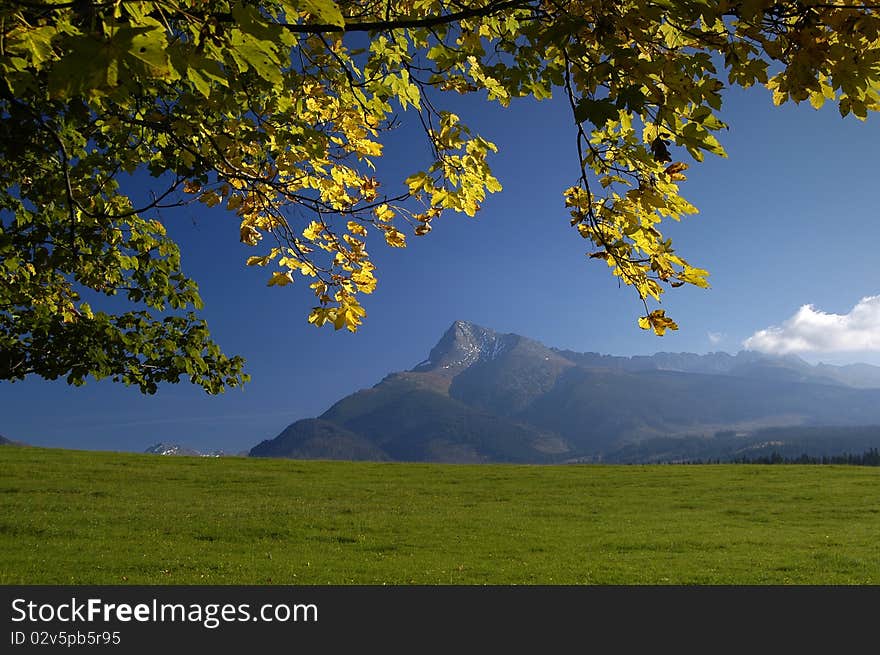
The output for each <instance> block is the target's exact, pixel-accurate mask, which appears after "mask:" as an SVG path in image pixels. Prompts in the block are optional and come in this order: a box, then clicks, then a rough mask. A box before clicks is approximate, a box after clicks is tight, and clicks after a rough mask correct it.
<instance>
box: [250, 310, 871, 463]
mask: <svg viewBox="0 0 880 655" xmlns="http://www.w3.org/2000/svg"><path fill="white" fill-rule="evenodd" d="M878 425H880V367H876V366H871V365H867V364H854V365H848V366H832V365H827V364H818V365H811V364H809V363H807V362H806V361H804V360H802V359H800V358H798V357H795V356H785V357H776V356H769V355H763V354H760V353H756V352H750V351H743V352H740V353H737V354H736V355H731V354H728V353H723V352H719V353H709V354H706V355H697V354H693V353H658V354H656V355H652V356H635V357H619V356H611V355H602V354H599V353H594V352H586V353H577V352H572V351H569V350H560V349H556V348H550V347H547V346H545V345H543V344H541V343H539V342H537V341H535V340H533V339H529V338H527V337H524V336H520V335H517V334H501V333H498V332H495V331H494V330H491V329H488V328H485V327H481V326H479V325H475V324H473V323H469V322H466V321H455V322H454V323H453V324H452V325H451V326H450V328H449V329H448V330H447V331H446V332H445V333H444V334H443V336H442V337H441V339H440V341H439V342H438V343H437V345H435V346H434V347H433V348H432V349H431V351H430V353H429V354H428V357H427V359H425V360H424V361H422V362H420V363H419V364H417V365H416V366H415V367H413V368H412V369H410V370H408V371H402V372H398V373H392V374H390V375H388V376H387V377H385V378H384V379H383V380H381V381H380V382H379V383H378V384H376V385H375V386H374V387H372V388H370V389H364V390H361V391H358V392H356V393H354V394H352V395H350V396H347V397H345V398H343V399H341V400H339V401H338V402H337V403H335V404H334V405H333V406H332V407H330V409H328V410H327V411H326V412H324V413H323V414H322V415H321V416H319V417H317V418H312V419H304V420H300V421H297V422H295V423H293V424H291V425H289V426H287V428H285V429H284V430H283V431H282V432H281V433H280V434H279V435H278V436H277V437H275V438H274V439H271V440H267V441H263V442H262V443H260V444H258V445H257V446H255V447H254V448H252V449H251V451H250V453H249V454H250V455H251V456H254V457H290V458H301V459H345V460H377V461H383V460H388V461H432V462H522V463H551V462H580V461H681V460H683V459H687V458H688V457H689V456H691V455H692V454H693V453H694V452H699V453H700V456H705V457H713V456H721V455H720V454H724V456H728V455H729V456H731V457H732V456H735V455H736V453H741V452H749V451H756V452H757V451H760V450H761V448H765V447H766V446H767V444H768V443H771V445H776V446H780V447H781V446H783V445H784V446H788V447H792V448H797V447H798V446H797V444H798V443H800V442H802V443H803V444H804V448H805V449H806V444H807V442H809V443H812V444H814V445H815V444H816V443H824V444H827V443H831V442H834V443H836V444H837V445H838V446H839V447H844V445H846V444H854V443H859V444H861V443H863V442H865V439H867V442H869V443H870V444H872V445H875V446H876V445H878V444H880V428H876V429H874V428H870V429H868V431H867V432H866V431H865V430H866V428H865V426H878ZM821 426H835V427H836V428H837V431H836V432H834V434H835V435H837V437H839V438H838V439H836V440H835V439H832V440H831V442H829V440H828V439H826V438H824V437H822V434H820V433H816V432H815V430H816V429H818V428H820V427H821ZM779 428H786V429H787V431H785V430H784V431H783V432H784V439H783V440H782V441H780V439H781V437H779V435H778V434H776V437H777V438H773V439H770V438H768V437H767V434H766V431H767V430H771V429H779ZM854 429H858V434H857V436H853V434H850V433H849V432H847V431H848V430H849V431H852V430H854ZM850 437H852V439H850ZM853 439H855V441H853ZM875 439H876V440H875ZM810 440H812V441H810ZM834 443H832V444H831V446H829V447H832V449H833V446H834ZM819 454H823V453H819Z"/></svg>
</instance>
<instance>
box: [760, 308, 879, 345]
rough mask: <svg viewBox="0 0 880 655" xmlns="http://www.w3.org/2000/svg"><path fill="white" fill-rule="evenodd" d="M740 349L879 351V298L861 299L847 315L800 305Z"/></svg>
mask: <svg viewBox="0 0 880 655" xmlns="http://www.w3.org/2000/svg"><path fill="white" fill-rule="evenodd" d="M743 347H744V348H746V349H747V350H757V351H760V352H765V353H773V354H776V355H785V354H788V353H797V352H800V353H806V352H823V353H833V352H855V351H880V296H868V297H866V298H862V299H861V300H860V301H859V302H858V303H856V306H855V307H853V308H852V309H851V310H850V312H849V313H848V314H827V313H825V312H823V311H821V310H818V309H816V308H815V307H813V306H812V305H804V306H803V307H801V308H800V309H799V310H797V312H796V313H795V315H794V316H792V317H791V318H789V319H788V320H787V321H785V322H784V323H783V324H782V325H774V326H771V327H769V328H766V329H764V330H758V331H757V332H755V333H754V334H753V335H752V336H750V337H749V338H748V339H746V340H745V341H743Z"/></svg>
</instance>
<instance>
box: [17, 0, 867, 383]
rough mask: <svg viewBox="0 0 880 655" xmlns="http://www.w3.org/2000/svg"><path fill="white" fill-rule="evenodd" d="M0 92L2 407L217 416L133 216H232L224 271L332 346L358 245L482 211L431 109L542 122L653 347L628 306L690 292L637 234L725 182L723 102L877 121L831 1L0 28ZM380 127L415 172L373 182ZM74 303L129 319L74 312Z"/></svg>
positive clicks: (466, 137) (627, 2)
mask: <svg viewBox="0 0 880 655" xmlns="http://www.w3.org/2000/svg"><path fill="white" fill-rule="evenodd" d="M0 70H2V74H3V79H2V83H0V114H2V126H0V159H2V163H0V176H2V181H0V253H2V263H0V379H20V378H23V377H25V376H26V375H27V374H30V373H35V374H38V375H42V376H44V377H49V378H56V377H59V376H67V379H68V380H69V381H70V382H73V383H82V382H83V381H84V379H85V377H86V376H87V375H88V374H92V375H94V376H95V377H104V376H112V377H114V379H117V380H121V381H124V382H126V383H133V384H138V385H139V386H140V387H141V389H143V390H144V391H148V392H149V391H154V390H155V388H156V384H157V383H158V382H161V381H177V380H178V379H179V378H180V377H181V376H182V375H188V376H189V377H190V379H191V381H192V382H194V383H198V384H201V385H202V386H204V387H205V389H207V390H208V391H210V392H217V391H221V390H223V389H224V388H225V387H227V386H235V385H237V384H239V383H241V382H242V381H243V380H244V379H246V376H245V375H244V374H243V373H242V364H243V362H242V360H241V359H240V358H238V357H232V358H229V357H227V356H225V355H224V354H222V352H221V351H220V348H219V347H218V346H217V345H216V344H215V343H213V342H212V341H211V339H210V336H209V333H208V330H207V326H206V325H205V323H204V321H202V320H200V319H199V318H198V317H197V316H196V315H195V314H194V313H193V312H192V310H193V309H198V308H200V306H201V300H200V298H199V295H198V289H197V286H196V284H195V283H194V281H192V280H190V279H189V278H187V276H185V275H184V274H183V273H182V272H181V270H180V254H179V251H178V248H177V246H176V244H175V243H174V242H173V241H172V240H170V239H169V238H168V237H167V236H166V234H165V229H164V227H163V224H162V222H161V221H160V220H158V219H157V218H155V217H151V216H155V210H156V209H159V208H163V207H171V206H176V205H181V204H184V203H188V202H200V203H203V204H205V205H207V206H209V207H213V206H217V205H220V206H223V207H225V208H226V209H227V210H228V211H230V212H234V214H236V215H237V216H238V218H239V219H240V223H241V231H240V238H241V241H242V242H243V243H245V244H248V245H249V246H253V248H254V250H255V254H254V255H253V256H251V257H249V258H248V259H247V261H246V264H247V265H249V266H262V267H266V268H267V269H268V270H269V272H268V273H267V278H268V284H269V285H273V286H285V285H288V284H291V283H293V282H294V281H296V280H299V279H300V278H304V282H305V283H306V284H309V285H310V287H311V289H312V290H313V291H314V294H315V298H316V301H315V306H314V307H313V308H312V309H311V312H310V314H309V315H308V320H309V321H310V322H311V323H314V324H315V325H318V326H320V325H325V324H331V325H333V326H334V327H335V328H337V329H341V328H347V329H349V330H351V331H354V330H356V329H357V327H358V326H359V325H360V324H361V322H362V319H363V317H364V315H365V311H364V309H363V307H362V306H361V304H360V300H359V298H360V296H361V294H369V293H371V292H372V291H373V290H374V288H375V286H376V275H375V273H376V271H375V267H374V265H373V263H372V262H371V260H370V255H369V253H368V251H367V241H368V239H370V240H371V241H370V243H371V247H372V245H373V240H374V239H376V237H375V236H371V234H373V235H376V236H378V237H379V240H380V242H381V241H384V242H385V243H386V244H387V245H388V246H391V247H395V248H400V247H404V246H405V245H406V240H407V238H408V237H409V236H424V235H426V234H428V233H429V232H430V231H431V229H432V227H433V226H434V224H435V223H436V222H437V221H438V219H440V217H441V216H443V215H444V214H445V213H448V212H449V211H453V212H461V213H464V214H466V215H469V216H473V215H475V214H477V212H478V211H479V210H480V206H481V204H482V203H483V202H484V200H485V198H486V196H487V194H489V193H494V192H498V191H500V190H501V185H500V183H499V182H498V180H497V179H496V178H495V177H494V176H493V175H492V172H491V170H490V168H489V158H490V155H491V153H493V152H495V151H496V146H495V145H494V144H493V143H490V142H489V141H487V140H486V139H484V138H482V137H480V136H479V135H477V134H474V133H472V132H471V131H470V130H469V129H468V128H467V126H466V125H465V123H463V122H462V119H461V118H460V117H459V116H457V115H455V114H453V113H451V112H448V111H444V110H443V109H442V108H441V107H440V106H439V105H440V104H441V103H442V99H443V92H458V93H475V92H478V93H482V94H484V96H485V97H487V99H488V101H490V102H497V103H498V104H499V105H502V106H506V105H508V103H510V102H511V101H512V100H513V99H515V98H517V97H523V96H531V97H533V98H537V99H545V98H549V97H551V95H553V94H561V95H562V96H563V97H564V98H567V101H568V103H569V105H570V108H571V116H572V123H571V126H572V136H573V142H572V149H573V152H576V155H577V158H576V159H575V158H574V157H573V162H574V163H575V164H576V165H575V168H574V169H573V171H572V180H573V181H576V182H575V183H574V184H572V185H571V186H570V187H569V188H566V189H560V191H561V192H562V194H563V197H564V203H565V205H566V207H567V212H568V213H567V218H569V219H570V221H571V224H572V226H573V228H574V229H575V230H576V231H577V233H578V234H579V235H580V236H581V237H583V238H584V239H586V240H587V242H589V244H590V246H589V252H588V255H589V257H590V258H595V259H601V260H604V261H605V262H606V263H607V265H608V266H609V267H610V270H611V272H612V273H613V274H614V275H616V276H618V277H619V278H620V279H621V280H622V281H623V282H625V283H626V284H628V285H632V286H633V287H634V288H635V290H636V292H637V293H638V295H639V297H640V298H641V299H642V301H643V302H644V306H645V310H646V313H645V315H644V316H642V317H641V318H640V319H639V324H640V325H641V326H642V327H643V328H645V329H653V330H654V331H655V332H656V333H657V334H663V333H664V331H665V330H667V329H676V327H677V326H676V325H675V323H674V322H673V321H672V319H670V318H669V317H667V316H666V315H665V313H664V311H663V310H662V309H653V310H652V309H651V308H650V307H649V303H654V302H657V301H659V300H660V297H661V294H662V293H663V291H664V289H665V288H666V287H667V286H672V287H676V286H681V285H684V284H689V285H696V286H698V287H705V286H707V282H706V277H707V275H708V274H707V272H706V271H705V270H703V269H701V268H697V267H695V266H692V265H691V264H689V263H688V262H687V261H686V260H685V259H684V258H682V257H681V256H680V255H679V254H678V253H677V252H676V251H675V250H674V249H673V247H672V244H671V242H670V240H669V239H666V238H664V236H663V234H662V232H661V227H662V222H663V221H664V220H668V219H674V220H679V219H680V218H681V217H683V216H684V215H687V214H692V213H694V212H696V209H695V208H694V207H693V206H692V205H691V204H690V203H689V202H688V201H687V200H685V199H684V198H683V197H682V196H681V195H680V194H679V186H680V183H681V182H682V181H684V180H685V173H684V171H685V170H686V169H687V168H688V163H686V162H685V161H684V159H688V160H690V161H691V162H700V161H702V160H703V157H704V155H705V153H710V154H713V155H720V156H724V149H723V147H722V144H721V143H720V141H719V139H718V136H717V135H718V134H719V133H720V132H721V131H722V130H723V129H724V128H725V127H726V126H725V125H724V123H723V122H722V121H721V120H720V119H719V118H718V112H719V110H720V109H721V103H722V97H723V93H724V91H725V89H727V88H729V87H730V86H732V85H739V86H742V87H749V86H752V85H756V84H760V85H764V86H766V87H767V88H769V89H770V90H772V93H773V101H774V102H775V103H776V104H781V103H783V102H786V101H788V100H793V101H794V102H798V103H799V102H804V101H808V102H809V103H810V104H811V105H812V106H813V107H819V106H821V105H822V104H823V103H824V102H826V101H833V102H835V103H837V105H838V107H839V109H840V113H841V115H843V116H846V115H848V114H850V113H852V114H854V115H855V116H857V117H858V118H861V119H864V118H865V117H866V116H867V113H868V112H869V111H871V110H875V111H876V110H877V109H878V108H880V95H878V94H880V81H878V80H880V15H878V12H877V8H876V7H875V6H872V5H870V4H867V3H864V2H854V1H852V0H838V1H831V2H818V1H814V0H799V1H789V0H778V1H775V0H742V1H739V2H734V1H731V0H623V1H610V0H571V1H567V0H542V1H539V0H534V1H530V0H473V1H472V2H454V1H450V0H401V1H396V2H390V1H385V0H383V1H381V2H380V1H378V0H351V1H349V0H339V1H334V0H155V1H137V0H106V1H104V0H5V1H4V3H3V4H2V8H0ZM400 110H406V112H405V113H404V114H403V115H404V116H406V117H412V118H414V119H416V118H417V119H418V120H419V121H420V122H421V124H422V125H423V127H424V133H425V137H426V139H427V142H428V143H429V144H430V148H431V152H432V153H433V156H432V157H431V158H430V160H429V161H424V162H412V170H411V174H410V175H409V176H407V177H406V178H405V179H403V180H400V179H386V177H384V176H383V175H382V166H381V158H382V150H383V145H382V136H383V133H384V132H386V131H387V130H389V129H392V128H393V126H394V123H395V121H396V120H397V119H398V115H399V112H400ZM144 171H145V172H148V173H149V175H151V176H152V177H153V178H154V193H153V196H152V199H151V200H150V201H149V202H146V203H140V204H139V203H138V202H136V201H135V200H134V199H133V198H131V197H129V196H128V195H127V194H126V193H125V192H124V188H123V187H124V186H125V185H124V183H123V184H122V185H121V184H120V183H121V182H123V181H124V178H125V177H126V176H127V175H131V174H135V173H136V172H144ZM96 293H97V294H106V295H116V294H124V295H125V296H126V297H127V298H128V300H129V301H130V302H131V311H128V312H124V313H118V314H108V313H104V312H100V311H95V310H93V309H92V308H91V307H90V306H89V304H88V303H87V302H86V301H85V300H84V299H83V297H84V294H92V295H95V294H96ZM169 310H171V311H169Z"/></svg>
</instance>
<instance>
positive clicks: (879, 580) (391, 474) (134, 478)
mask: <svg viewBox="0 0 880 655" xmlns="http://www.w3.org/2000/svg"><path fill="white" fill-rule="evenodd" d="M878 536H880V469H877V468H861V467H834V466H746V465H720V466H621V467H618V466H598V465H597V466H546V467H545V466H508V465H500V466H494V465H493V466H490V465H474V466H453V465H426V464H369V463H342V462H303V461H289V460H266V459H246V458H225V459H211V458H195V457H193V458H190V457H159V456H154V455H134V454H120V453H103V452H86V451H64V450H51V449H39V448H19V447H10V446H4V447H3V448H0V552H2V553H3V555H2V558H0V584H383V583H388V584H880V548H878Z"/></svg>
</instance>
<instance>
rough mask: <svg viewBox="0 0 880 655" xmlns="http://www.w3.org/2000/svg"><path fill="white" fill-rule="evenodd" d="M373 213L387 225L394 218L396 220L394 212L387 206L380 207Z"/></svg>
mask: <svg viewBox="0 0 880 655" xmlns="http://www.w3.org/2000/svg"><path fill="white" fill-rule="evenodd" d="M373 211H374V212H375V213H376V218H378V219H379V220H380V221H384V222H386V223H387V222H388V221H390V220H391V219H392V218H394V210H393V209H391V207H389V206H388V205H386V204H381V205H379V206H378V207H376V209H374V210H373Z"/></svg>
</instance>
